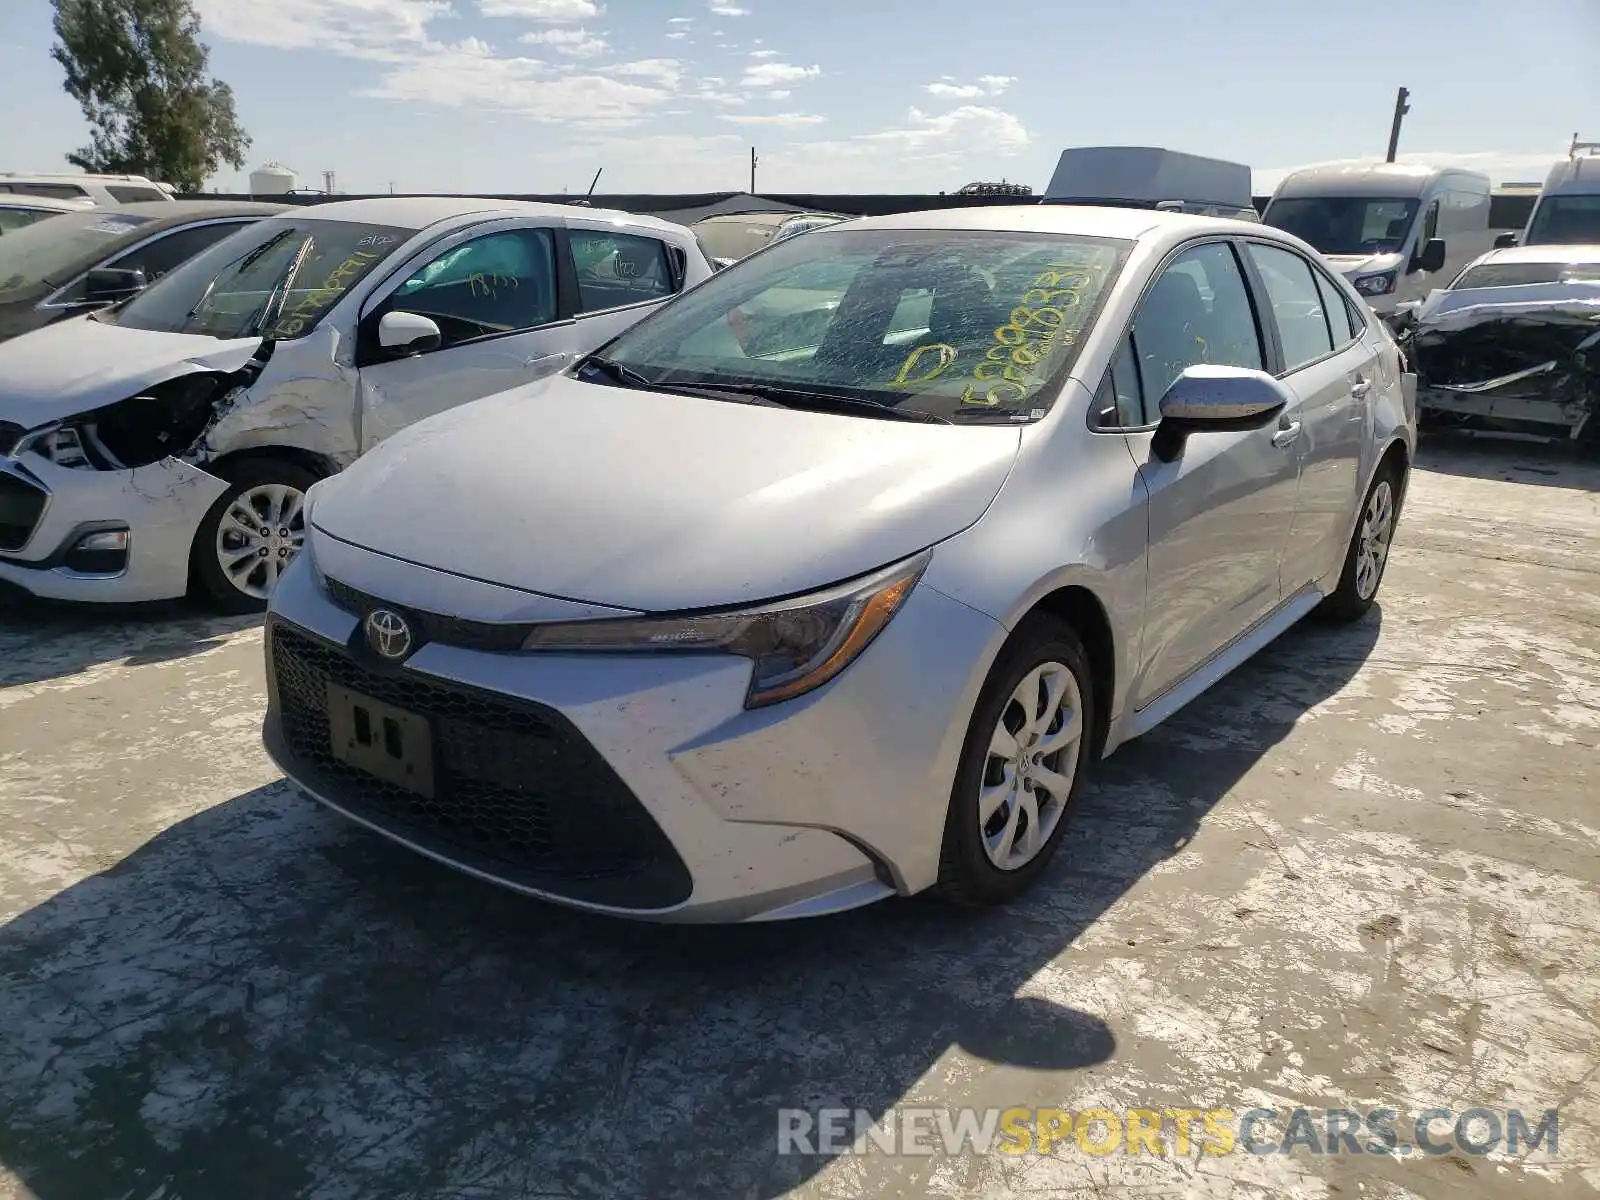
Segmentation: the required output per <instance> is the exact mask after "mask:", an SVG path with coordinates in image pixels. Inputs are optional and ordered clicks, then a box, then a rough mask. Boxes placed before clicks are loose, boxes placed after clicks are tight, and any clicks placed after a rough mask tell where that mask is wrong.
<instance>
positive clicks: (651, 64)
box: [610, 58, 683, 92]
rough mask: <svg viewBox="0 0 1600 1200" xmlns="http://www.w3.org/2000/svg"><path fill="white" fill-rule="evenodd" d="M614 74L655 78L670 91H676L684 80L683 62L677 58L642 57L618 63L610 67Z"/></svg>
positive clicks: (648, 78) (633, 77) (634, 77)
mask: <svg viewBox="0 0 1600 1200" xmlns="http://www.w3.org/2000/svg"><path fill="white" fill-rule="evenodd" d="M610 73H611V74H612V75H622V76H626V77H628V78H632V79H647V80H653V81H654V82H655V83H656V84H658V85H659V86H661V87H663V88H666V89H667V90H668V91H671V92H675V91H677V90H678V85H679V84H680V83H682V82H683V64H682V63H680V62H679V61H678V60H677V59H675V58H641V59H638V60H637V61H635V62H625V63H618V64H617V65H616V66H614V67H611V68H610Z"/></svg>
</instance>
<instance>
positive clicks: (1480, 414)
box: [1403, 243, 1600, 445]
mask: <svg viewBox="0 0 1600 1200" xmlns="http://www.w3.org/2000/svg"><path fill="white" fill-rule="evenodd" d="M1403 340H1404V344H1405V346H1406V349H1407V351H1408V353H1409V355H1410V357H1411V360H1412V362H1413V363H1414V364H1415V367H1416V371H1417V407H1418V413H1419V417H1420V419H1421V421H1422V422H1423V424H1424V426H1425V427H1426V426H1433V427H1443V428H1458V429H1467V430H1474V431H1479V432H1485V433H1500V434H1505V433H1510V434H1516V435H1532V436H1534V437H1543V438H1550V439H1556V440H1563V439H1565V440H1574V441H1586V442H1588V443H1590V444H1591V445H1600V245H1592V246H1580V245H1565V244H1560V243H1540V244H1536V245H1532V246H1520V247H1517V248H1515V249H1501V250H1492V251H1490V252H1489V253H1488V254H1485V255H1483V256H1482V257H1480V258H1479V259H1477V260H1476V261H1475V262H1473V263H1472V264H1471V265H1470V266H1468V267H1467V269H1466V270H1465V271H1463V272H1462V273H1461V275H1460V276H1459V277H1458V278H1456V279H1455V280H1453V281H1452V282H1451V284H1450V286H1449V287H1448V288H1444V289H1442V290H1440V291H1436V292H1434V293H1432V294H1431V295H1430V296H1429V297H1428V298H1427V299H1426V300H1425V301H1423V302H1422V303H1421V304H1420V305H1418V306H1417V307H1416V309H1415V311H1414V313H1413V314H1412V320H1411V321H1410V322H1409V323H1408V327H1407V328H1406V329H1405V331H1404V333H1403Z"/></svg>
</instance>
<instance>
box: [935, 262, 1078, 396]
mask: <svg viewBox="0 0 1600 1200" xmlns="http://www.w3.org/2000/svg"><path fill="white" fill-rule="evenodd" d="M1100 274H1101V272H1100V269H1099V268H1097V267H1091V266H1082V265H1079V264H1076V263H1051V264H1049V265H1048V266H1047V267H1045V269H1044V270H1043V271H1041V272H1040V273H1039V274H1038V275H1037V276H1036V277H1035V278H1034V279H1033V280H1032V281H1031V282H1030V283H1029V284H1028V287H1027V290H1026V291H1024V292H1023V294H1022V297H1021V301H1022V302H1021V303H1020V304H1019V305H1018V306H1017V307H1016V308H1013V309H1012V310H1011V317H1010V320H1008V321H1007V322H1006V324H1004V325H1002V326H1000V328H998V329H996V330H995V331H994V340H995V343H996V344H995V345H993V346H991V347H990V348H989V350H988V351H987V352H986V353H985V354H984V356H983V360H982V361H981V362H979V363H978V364H977V366H975V367H973V368H972V378H973V379H974V380H975V381H976V382H977V383H980V384H981V383H987V384H990V386H989V387H988V388H987V389H986V390H982V391H980V390H979V388H978V387H977V386H976V384H969V385H968V386H967V390H966V391H965V392H963V393H962V395H961V403H962V404H966V405H974V406H977V407H980V408H999V407H1001V406H1003V405H1004V406H1008V407H1009V406H1015V405H1019V404H1021V403H1022V401H1023V400H1025V399H1027V396H1028V392H1029V388H1030V386H1031V385H1036V384H1037V383H1038V382H1039V380H1038V369H1039V366H1040V364H1041V363H1044V362H1046V361H1047V360H1048V359H1049V358H1050V357H1051V355H1052V354H1053V353H1054V352H1055V351H1056V350H1058V349H1060V348H1061V347H1064V346H1070V345H1072V344H1073V342H1075V341H1076V340H1077V338H1078V334H1079V333H1081V332H1082V329H1081V325H1082V311H1081V310H1082V308H1083V296H1084V292H1085V291H1086V290H1088V289H1089V288H1090V286H1091V285H1092V284H1094V283H1097V282H1098V281H1099V276H1100Z"/></svg>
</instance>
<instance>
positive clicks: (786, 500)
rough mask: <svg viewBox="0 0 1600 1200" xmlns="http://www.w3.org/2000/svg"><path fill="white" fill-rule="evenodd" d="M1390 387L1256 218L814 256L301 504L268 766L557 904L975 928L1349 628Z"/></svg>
mask: <svg viewBox="0 0 1600 1200" xmlns="http://www.w3.org/2000/svg"><path fill="white" fill-rule="evenodd" d="M1404 371H1405V367H1404V362H1403V359H1402V357H1401V355H1400V353H1399V352H1398V350H1397V349H1396V347H1395V344H1394V342H1393V341H1392V340H1391V338H1390V336H1389V334H1388V333H1387V332H1386V331H1385V329H1384V327H1383V326H1382V324H1381V323H1379V322H1378V321H1376V320H1375V319H1374V318H1373V317H1372V315H1371V313H1370V311H1369V310H1368V309H1367V307H1366V305H1364V304H1363V303H1362V301H1361V299H1360V297H1359V296H1357V295H1356V293H1355V292H1353V291H1352V290H1351V289H1350V287H1349V285H1348V284H1347V283H1345V282H1344V281H1343V280H1342V279H1340V278H1339V277H1338V276H1337V275H1336V274H1334V273H1333V272H1331V271H1329V270H1328V268H1327V267H1326V266H1325V264H1324V263H1323V262H1322V261H1321V259H1320V258H1318V256H1317V255H1316V253H1315V252H1314V251H1312V250H1311V249H1310V248H1309V247H1308V246H1306V245H1305V244H1304V243H1302V242H1300V241H1297V240H1296V239H1294V238H1293V237H1291V236H1289V235H1287V234H1284V233H1281V232H1280V231H1277V230H1274V229H1270V228H1267V227H1264V226H1261V225H1257V224H1246V223H1242V222H1233V221H1224V220H1219V219H1214V218H1208V217H1195V216H1185V215H1181V214H1170V213H1153V212H1147V211H1137V210H1126V209H1122V210H1118V209H1095V208H1072V207H1046V206H1040V207H1027V208H1022V207H1017V208H982V209H971V210H953V211H946V212H941V213H921V214H915V215H910V216H898V217H888V218H874V219H867V220H860V221H853V222H850V223H849V224H847V225H840V226H837V227H835V228H831V229H822V230H817V231H815V232H813V233H811V234H808V235H807V236H805V237H802V238H794V239H792V240H789V241H785V242H782V243H779V244H777V245H775V246H773V247H771V248H770V249H768V250H767V251H765V252H763V253H761V254H759V255H756V256H754V257H752V258H751V259H749V260H747V261H745V262H743V263H740V264H738V265H736V266H734V267H732V268H730V269H728V270H726V271H724V272H721V273H720V274H718V275H717V276H715V277H714V278H712V279H711V280H710V281H708V282H706V283H704V284H702V285H701V286H699V287H697V288H694V289H693V290H691V291H690V292H688V293H687V294H685V295H684V296H683V297H682V298H680V299H679V300H677V301H675V302H674V303H672V304H670V305H668V306H666V307H665V308H663V309H662V310H661V311H659V312H658V313H656V314H655V315H653V316H651V317H648V318H646V319H645V320H644V321H643V322H641V323H640V324H638V325H637V326H635V327H634V328H633V329H631V330H630V331H629V332H627V333H624V334H622V335H621V336H620V337H618V338H617V339H615V340H614V341H612V342H611V343H610V344H609V345H607V346H606V347H604V348H603V349H602V350H601V351H600V352H599V353H597V354H595V355H592V356H590V357H588V358H586V359H584V360H583V361H581V362H580V363H578V364H577V365H576V366H575V367H573V368H572V369H571V370H569V371H567V372H564V373H563V374H561V375H559V376H556V377H552V378H548V379H545V380H543V381H541V382H539V383H536V384H532V385H529V386H525V387H520V388H517V389H515V390H513V391H508V392H504V393H501V394H499V395H496V396H492V397H490V398H488V399H486V400H482V401H479V402H477V403H474V404H471V405H467V406H464V407H462V408H460V409H456V410H453V411H451V412H449V413H445V414H442V415H440V416H436V417H432V418H429V419H427V420H424V421H422V422H420V423H418V424H416V425H414V426H412V427H411V428H410V429H409V430H407V431H405V432H402V433H399V434H396V435H395V436H393V437H392V438H390V439H389V440H388V441H386V442H385V443H384V444H383V445H381V446H379V447H378V448H377V449H375V450H373V451H372V452H371V453H369V454H368V455H367V456H366V457H365V458H363V459H361V460H360V461H359V462H357V463H356V464H355V465H354V466H353V467H352V468H351V469H349V470H347V471H345V472H344V473H343V474H342V475H339V476H337V477H335V478H333V479H329V480H327V481H325V482H322V483H319V484H317V485H316V487H315V488H314V489H313V491H312V493H311V496H310V498H309V501H308V503H309V522H308V523H309V526H310V535H309V537H308V539H307V550H306V552H305V553H303V554H302V555H301V557H300V558H299V559H298V560H296V562H295V563H294V564H293V565H292V566H291V567H290V569H289V570H288V571H287V572H286V573H285V575H284V576H283V579H282V582H281V584H280V585H279V587H278V589H277V591H276V592H275V593H274V595H273V598H272V603H271V610H270V613H269V617H268V636H267V661H268V667H269V678H270V686H271V704H270V710H269V712H268V714H267V718H266V722H265V730H264V732H265V739H266V744H267V746H268V748H269V750H270V751H271V753H272V754H273V756H274V757H275V758H276V760H277V761H278V762H279V763H280V764H281V766H282V767H283V769H284V770H285V772H286V773H287V774H288V775H289V776H290V777H291V778H292V779H293V780H294V781H295V782H296V783H298V784H299V785H300V786H301V787H303V788H304V789H305V790H306V791H307V792H309V793H310V794H311V795H312V796H314V797H316V798H317V799H318V800H320V801H322V802H323V803H324V804H326V805H328V806H329V807H331V808H333V809H336V810H337V811H339V812H341V813H343V814H345V815H346V816H348V817H351V818H353V819H355V820H356V821H359V822H361V823H363V824H365V825H368V826H370V827H372V828H373V829H376V830H378V831H379V832H381V833H383V834H386V835H388V836H389V837H391V838H394V839H395V840H397V841H400V842H402V843H404V844H406V845H408V846H410V847H412V848H413V849H415V850H417V851H420V852H421V853H423V854H426V855H429V856H431V857H433V858H435V859H438V860H440V861H442V862H445V863H448V864H450V865H452V866H455V867H458V868H461V869H463V870H465V871H468V872H471V873H472V874H475V875H478V876H480V877H483V878H485V879H489V880H493V881H495V882H497V883H501V884H505V885H508V886H510V887H513V888H516V889H519V890H521V891H524V892H526V893H529V894H531V895H536V896H540V897H544V898H547V899H550V900H555V901H559V902H562V903H566V904H572V905H576V906H580V907H584V908H589V909H595V910H601V911H606V912H611V913H618V914H625V915H630V916H636V917H647V918H652V919H658V920H682V921H751V920H771V919H775V918H786V917H799V916H808V915H813V914H819V913H825V912H833V911H838V910H841V909H845V908H850V907H852V906H855V905H860V904H865V903H867V902H869V901H873V900H876V899H879V898H880V897H885V896H889V895H891V894H901V895H909V894H912V893H916V892H921V891H924V890H927V889H937V890H938V891H939V892H940V893H942V894H944V895H946V896H948V897H950V898H953V899H955V900H957V901H960V902H964V903H969V904H979V905H983V904H997V903H1003V902H1005V901H1008V900H1010V899H1012V898H1014V897H1016V896H1018V895H1019V894H1020V893H1021V892H1023V890H1024V889H1026V888H1027V887H1028V886H1029V885H1030V884H1031V883H1033V881H1034V880H1035V879H1037V878H1038V876H1039V874H1040V873H1041V871H1042V870H1043V869H1044V868H1045V866H1046V865H1047V863H1048V861H1049V859H1050V857H1051V855H1052V854H1053V853H1054V851H1055V849H1056V846H1057V845H1058V843H1059V842H1060V840H1061V837H1062V833H1063V831H1064V829H1065V827H1066V823H1067V818H1068V817H1069V816H1070V814H1071V812H1072V808H1073V803H1074V800H1075V798H1076V797H1077V795H1078V794H1079V792H1080V790H1081V789H1082V787H1083V784H1084V780H1085V778H1086V777H1087V776H1088V774H1089V772H1090V770H1091V769H1092V766H1093V764H1094V763H1095V762H1096V761H1097V760H1098V759H1100V758H1102V757H1103V756H1105V755H1106V754H1108V753H1110V752H1111V751H1112V750H1114V749H1115V748H1116V747H1117V746H1118V745H1119V744H1121V743H1122V742H1125V741H1127V740H1128V739H1130V738H1133V737H1136V736H1138V735H1139V734H1141V733H1144V732H1146V731H1147V730H1149V729H1150V728H1152V727H1153V726H1155V725H1156V724H1157V723H1159V722H1160V721H1162V720H1163V719H1165V718H1166V717H1168V716H1170V715H1171V714H1172V713H1173V712H1175V711H1176V710H1177V709H1179V708H1180V707H1181V706H1183V705H1184V704H1186V703H1188V702H1189V701H1191V700H1193V699H1194V698H1195V697H1196V696H1198V695H1200V694H1201V693H1202V692H1203V691H1204V690H1205V689H1206V688H1207V687H1209V686H1210V685H1211V684H1213V683H1215V682H1216V681H1217V680H1218V679H1220V678H1221V677H1222V676H1223V675H1224V674H1226V673H1227V672H1228V671H1230V670H1232V669H1233V668H1234V667H1237V666H1238V665H1239V664H1240V663H1242V662H1243V661H1244V660H1245V659H1247V658H1248V657H1249V656H1250V655H1252V654H1254V653H1255V652H1256V651H1257V650H1259V649H1261V647H1263V646H1265V645H1266V644H1267V643H1268V642H1270V641H1271V640H1272V639H1273V638H1275V637H1277V636H1278V635H1279V634H1281V633H1283V632H1284V631H1285V630H1286V629H1288V628H1289V627H1290V626H1291V625H1293V624H1294V623H1295V622H1297V621H1299V620H1300V619H1301V618H1303V617H1307V616H1309V615H1311V614H1312V613H1314V612H1315V613H1317V614H1320V615H1321V616H1323V617H1325V618H1329V619H1333V620H1340V621H1349V620H1354V619H1357V618H1359V617H1361V616H1362V614H1363V613H1365V612H1366V611H1367V609H1368V608H1369V607H1370V606H1371V604H1372V602H1373V598H1374V596H1375V594H1376V593H1377V590H1378V585H1379V582H1380V580H1381V579H1382V575H1383V569H1384V563H1385V560H1386V558H1387V555H1388V551H1389V544H1390V538H1391V536H1392V534H1393V532H1394V528H1395V521H1396V518H1397V516H1398V514H1399V511H1400V505H1401V501H1402V499H1403V497H1404V494H1405V486H1406V479H1407V471H1408V467H1409V463H1410V460H1411V456H1412V452H1413V449H1414V446H1415V414H1414V405H1415V380H1414V379H1413V378H1412V377H1411V376H1409V375H1407V374H1405V373H1404Z"/></svg>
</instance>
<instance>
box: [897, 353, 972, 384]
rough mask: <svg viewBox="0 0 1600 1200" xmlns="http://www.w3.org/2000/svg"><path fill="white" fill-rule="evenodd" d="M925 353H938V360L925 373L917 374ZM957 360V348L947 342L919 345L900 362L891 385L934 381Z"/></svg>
mask: <svg viewBox="0 0 1600 1200" xmlns="http://www.w3.org/2000/svg"><path fill="white" fill-rule="evenodd" d="M925 354H936V355H937V356H938V358H937V360H936V361H935V362H934V363H933V365H932V366H931V367H929V368H928V369H927V370H926V371H925V372H924V373H923V374H921V375H917V374H915V373H914V372H915V371H916V369H917V363H918V361H919V360H920V359H921V358H922V356H923V355H925ZM955 361H956V348H955V347H954V346H951V345H949V344H948V343H945V342H930V343H929V344H928V345H926V346H918V347H917V348H916V349H915V350H913V351H912V352H911V353H910V354H908V355H906V360H905V362H903V363H901V364H900V370H899V372H898V373H896V375H895V377H894V378H893V379H891V380H890V381H889V386H890V387H897V388H914V387H919V386H921V385H922V384H924V383H932V382H933V381H934V380H935V379H937V378H939V376H941V375H943V374H944V373H945V372H946V371H948V370H949V369H950V364H952V363H953V362H955Z"/></svg>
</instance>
